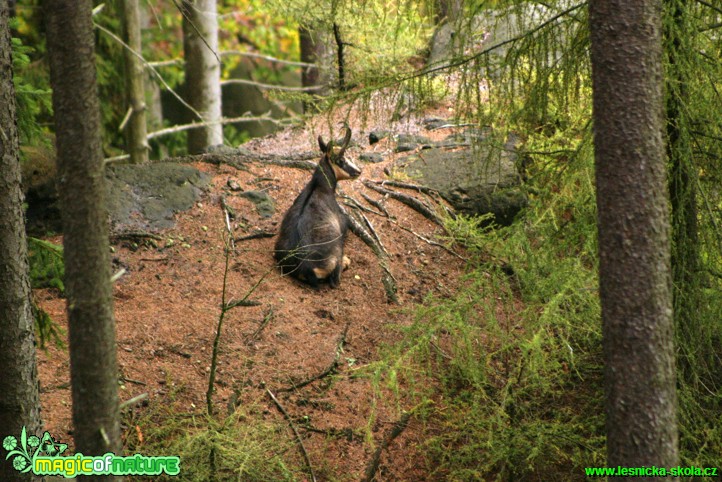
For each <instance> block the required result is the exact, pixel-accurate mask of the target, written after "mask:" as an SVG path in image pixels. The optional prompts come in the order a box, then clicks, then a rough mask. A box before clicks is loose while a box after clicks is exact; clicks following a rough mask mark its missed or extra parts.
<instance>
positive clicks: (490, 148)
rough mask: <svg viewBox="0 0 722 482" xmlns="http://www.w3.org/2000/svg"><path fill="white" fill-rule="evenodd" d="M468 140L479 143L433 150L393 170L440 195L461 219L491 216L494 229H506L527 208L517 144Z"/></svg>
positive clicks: (514, 140)
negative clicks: (463, 217)
mask: <svg viewBox="0 0 722 482" xmlns="http://www.w3.org/2000/svg"><path fill="white" fill-rule="evenodd" d="M469 140H474V141H475V142H473V143H471V145H470V147H465V148H460V149H459V148H457V149H453V150H452V149H450V148H444V147H434V148H431V149H427V150H424V151H422V152H420V153H418V154H415V155H411V156H407V157H404V158H402V159H399V160H398V161H396V163H395V165H394V170H395V171H396V172H399V171H400V172H402V173H404V174H405V175H407V176H409V177H411V178H413V179H416V180H417V181H418V182H419V183H420V184H423V185H424V186H428V187H430V188H432V189H435V190H437V191H438V192H439V194H440V195H441V196H442V197H443V198H444V199H446V200H447V201H448V202H449V203H450V204H451V205H452V206H453V207H454V209H455V210H456V211H457V212H459V213H462V214H466V215H470V216H479V215H484V214H487V213H492V214H493V215H494V222H495V223H496V224H499V225H502V226H507V225H509V224H511V222H512V221H513V220H514V217H515V216H516V215H517V214H518V213H519V211H521V210H522V209H523V208H524V207H525V206H526V204H527V197H526V194H525V193H524V192H523V191H522V189H521V177H520V175H519V172H518V169H517V158H518V154H517V152H516V146H517V144H518V140H517V138H516V137H515V136H510V138H509V139H508V140H507V142H506V143H504V144H501V143H499V142H495V141H494V139H492V138H491V137H490V136H487V137H486V138H484V140H479V138H478V137H477V136H476V135H475V136H469Z"/></svg>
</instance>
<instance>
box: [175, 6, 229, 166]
mask: <svg viewBox="0 0 722 482" xmlns="http://www.w3.org/2000/svg"><path fill="white" fill-rule="evenodd" d="M181 10H182V13H183V50H184V52H185V75H186V85H185V86H186V95H187V96H188V98H187V100H188V103H189V104H190V105H191V106H192V107H193V108H194V109H195V110H196V111H197V112H198V113H199V114H200V115H201V117H202V120H205V121H218V120H220V118H221V65H220V61H219V59H218V56H217V53H218V18H217V15H216V0H183V2H182V3H181ZM194 116H195V114H194ZM218 144H223V126H222V125H221V124H215V125H210V126H206V127H200V128H198V129H193V130H191V131H189V132H188V152H189V153H190V154H198V153H201V152H203V151H204V150H206V149H207V148H208V147H210V146H215V145H218Z"/></svg>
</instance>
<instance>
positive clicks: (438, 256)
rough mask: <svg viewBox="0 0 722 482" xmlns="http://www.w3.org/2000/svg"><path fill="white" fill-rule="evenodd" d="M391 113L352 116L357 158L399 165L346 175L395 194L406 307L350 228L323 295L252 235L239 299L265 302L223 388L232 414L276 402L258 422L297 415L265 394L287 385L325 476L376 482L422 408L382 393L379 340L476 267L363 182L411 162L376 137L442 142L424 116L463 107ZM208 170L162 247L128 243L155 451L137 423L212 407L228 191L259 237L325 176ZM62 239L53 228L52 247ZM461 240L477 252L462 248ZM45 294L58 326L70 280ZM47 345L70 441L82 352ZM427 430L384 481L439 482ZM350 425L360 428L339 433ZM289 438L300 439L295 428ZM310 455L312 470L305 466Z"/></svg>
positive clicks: (239, 274)
mask: <svg viewBox="0 0 722 482" xmlns="http://www.w3.org/2000/svg"><path fill="white" fill-rule="evenodd" d="M381 110H382V109H377V110H374V109H370V110H368V109H366V110H365V111H364V116H363V117H364V118H363V119H362V118H361V117H360V116H359V110H354V111H353V112H351V115H350V116H349V118H348V119H349V124H350V125H351V127H352V129H353V143H352V147H350V148H349V150H348V153H347V156H348V157H350V158H351V159H353V160H354V161H358V155H359V154H360V153H361V152H379V153H382V154H383V155H384V156H385V160H384V161H383V162H381V163H378V164H364V163H363V162H358V164H359V165H363V173H362V175H361V177H360V178H359V179H356V180H353V181H344V182H343V183H341V184H340V187H341V189H342V190H343V192H344V193H345V194H347V195H348V196H351V197H353V198H355V199H356V200H358V201H359V202H360V203H362V204H364V205H365V206H366V207H368V208H369V209H374V210H376V208H374V207H373V206H371V205H370V204H368V203H367V202H365V201H364V199H363V197H362V196H361V193H362V192H363V193H365V194H366V195H367V196H369V197H371V198H373V199H375V200H380V201H382V202H384V203H385V207H386V209H387V210H388V213H389V214H390V216H391V217H386V216H382V215H379V214H374V213H370V212H364V214H365V215H366V216H367V217H368V218H369V220H370V221H371V222H372V223H373V225H374V227H375V229H376V231H377V233H378V234H379V237H380V239H381V241H382V242H383V245H384V246H385V248H386V250H387V251H388V253H389V268H390V272H391V273H392V274H393V276H394V278H395V280H396V283H397V296H398V303H390V302H389V301H388V299H387V294H386V292H385V290H384V286H383V284H382V282H381V279H382V275H383V271H382V269H381V267H380V264H379V260H378V258H377V257H376V255H374V253H373V252H372V251H371V250H370V249H369V247H367V246H366V245H365V244H364V242H363V241H361V240H360V239H359V238H358V237H357V236H355V235H353V234H351V233H349V237H348V239H347V242H346V253H347V255H348V256H349V257H350V258H351V260H352V264H351V266H350V268H349V269H348V270H347V271H346V272H344V273H343V275H342V280H341V286H340V287H339V288H338V289H331V288H330V287H328V286H322V287H321V288H320V289H318V290H316V289H313V288H310V287H308V286H306V285H303V284H301V283H299V282H297V281H295V280H293V279H291V278H289V277H283V276H281V275H280V273H279V271H278V270H277V269H275V267H274V260H273V257H272V252H273V245H274V242H275V238H271V237H265V238H256V239H248V240H237V241H236V242H235V249H234V250H233V251H232V253H231V256H230V260H229V261H230V262H229V267H228V277H227V287H226V301H231V300H239V299H242V298H244V297H245V296H246V295H247V294H248V293H249V292H250V291H251V290H253V289H254V287H255V291H253V293H252V294H251V295H250V297H249V299H250V300H253V301H254V302H257V303H258V304H257V306H249V307H237V308H234V309H232V310H230V311H228V312H227V314H226V317H225V320H224V324H223V327H222V336H221V338H220V345H219V347H220V355H219V360H218V372H217V379H216V384H215V390H216V392H215V395H214V402H215V406H216V408H217V411H218V412H221V413H226V411H227V410H228V409H229V407H231V408H233V407H235V406H238V405H244V404H245V405H247V406H249V405H252V404H253V405H254V406H260V407H265V408H263V409H262V410H261V411H260V412H259V415H258V416H259V417H262V418H264V419H266V420H268V419H277V420H280V421H283V415H282V414H281V413H280V412H279V410H278V409H277V407H276V406H275V405H274V403H273V402H272V401H271V399H270V398H269V396H268V394H267V392H266V389H269V390H270V391H271V392H274V393H275V394H276V396H277V398H278V400H279V402H280V403H281V404H282V405H283V406H284V408H285V410H286V411H287V412H288V413H289V414H290V416H291V417H292V419H293V420H295V421H297V422H298V421H300V420H305V421H306V422H307V424H308V425H307V426H306V427H301V428H300V433H301V435H302V437H303V439H304V444H305V447H306V449H307V450H308V455H309V458H310V460H311V463H312V464H313V465H314V469H315V470H316V475H317V477H318V480H359V479H361V477H362V475H363V473H364V471H365V469H366V466H367V464H368V463H369V460H370V459H371V458H372V456H373V453H374V450H375V448H376V447H378V446H379V444H380V443H381V442H382V440H383V439H384V437H385V436H387V434H389V433H390V431H391V430H392V429H393V428H394V426H395V424H396V422H397V421H398V420H399V419H400V417H401V416H402V413H403V412H402V410H409V409H411V408H412V407H410V406H403V402H402V403H401V404H398V403H396V401H394V400H391V399H389V400H386V399H385V397H384V393H383V390H381V391H379V390H378V389H375V388H373V386H372V382H371V380H370V377H368V376H357V375H359V374H361V373H365V372H364V368H367V367H369V366H370V365H371V364H373V363H374V362H376V361H378V360H379V349H380V347H382V346H383V345H385V344H392V343H394V342H395V341H397V340H398V339H399V338H400V337H401V334H400V331H399V329H398V328H399V327H404V326H408V325H409V324H411V323H412V321H413V318H414V313H415V310H414V308H415V307H416V306H417V305H418V304H420V303H422V302H423V300H424V299H425V297H427V295H429V294H433V295H434V296H437V297H449V296H452V294H453V293H455V291H456V290H457V288H458V287H459V285H460V283H463V273H464V268H465V263H464V261H463V260H461V259H460V258H459V257H458V256H455V255H453V254H452V253H450V252H449V251H448V250H446V249H442V248H441V247H439V246H436V245H433V244H429V243H428V242H426V241H424V240H422V239H421V238H419V237H418V236H417V235H416V234H418V235H421V236H423V237H425V238H428V239H434V240H438V241H439V242H441V243H445V241H444V240H443V236H444V235H445V233H444V230H443V228H442V227H440V226H438V225H437V224H434V223H432V222H431V221H429V220H428V219H426V218H425V217H424V216H422V215H421V214H419V212H416V211H415V210H413V209H411V208H409V207H407V206H406V205H404V204H401V203H399V202H398V201H396V200H392V199H387V200H382V199H381V196H380V195H379V194H378V193H376V192H374V191H372V190H370V189H368V188H366V187H365V186H364V185H363V181H364V180H384V179H388V176H387V174H386V173H385V170H387V168H388V167H389V166H390V164H391V163H393V161H394V159H395V158H396V157H397V156H398V155H397V154H394V153H393V146H394V144H392V142H391V140H389V139H386V140H383V141H381V142H380V143H378V144H375V145H373V146H369V141H368V132H370V131H371V130H374V129H385V130H391V131H392V132H394V133H395V134H398V133H409V134H423V135H425V136H428V137H430V138H431V139H432V140H440V139H441V138H443V137H445V136H447V135H449V134H451V133H453V132H455V129H453V128H443V129H438V130H435V131H427V130H425V129H424V128H423V127H422V125H421V122H420V121H421V120H422V119H423V118H424V117H430V116H437V117H443V118H450V117H453V113H452V112H450V108H449V106H436V108H435V109H432V110H427V111H426V112H424V113H423V114H420V115H418V116H407V117H405V118H404V120H403V121H401V122H397V123H396V124H393V125H391V124H390V123H389V115H390V112H388V111H387V110H386V111H383V112H381ZM374 116H376V117H374ZM341 119H342V117H341V114H339V115H338V116H336V117H334V118H332V119H329V118H328V117H324V118H316V119H312V120H311V121H309V123H307V125H306V127H304V128H293V129H286V130H284V131H281V132H279V133H277V134H275V135H273V136H269V137H266V138H262V139H256V140H254V141H252V142H250V143H248V144H246V145H245V146H244V147H245V148H248V149H249V150H251V151H253V152H258V153H264V154H284V153H293V152H297V151H312V150H317V149H318V148H317V144H316V137H317V136H318V134H322V135H323V136H324V138H325V139H328V137H329V135H328V128H329V125H332V126H333V127H334V129H335V131H336V133H339V132H341V127H340V126H339V122H340V120H341ZM194 166H195V167H196V168H198V169H199V170H202V171H204V172H206V173H208V174H209V175H210V176H212V181H211V183H210V185H209V187H208V189H207V190H206V192H205V193H204V194H203V196H202V198H201V199H200V200H199V201H198V202H197V203H196V204H195V205H194V207H193V208H191V209H190V210H188V211H186V212H181V213H178V214H177V216H176V225H175V227H173V228H171V229H167V230H165V231H163V232H160V233H157V234H159V236H160V239H159V240H158V241H156V242H155V243H154V244H156V245H157V246H154V245H152V244H147V243H146V244H144V243H140V244H139V245H134V244H133V243H132V242H129V241H118V242H115V243H114V253H113V255H112V256H113V258H114V271H117V270H118V269H120V268H125V270H126V273H125V274H124V275H123V276H121V277H120V279H118V280H117V281H116V282H115V284H114V303H115V317H116V322H117V346H118V366H119V370H120V374H119V376H120V380H121V382H122V383H121V385H120V399H121V402H123V401H126V400H129V399H131V398H133V397H135V396H138V395H141V394H147V396H148V399H147V400H146V401H145V402H143V403H140V404H136V405H133V406H132V407H131V410H132V411H133V412H134V414H133V415H132V416H128V415H127V414H126V416H125V417H124V421H125V423H124V426H123V432H124V438H126V439H128V440H129V439H131V438H132V440H133V446H134V447H135V449H136V450H138V451H139V452H140V453H143V443H151V442H152V441H151V440H148V437H151V436H152V435H150V434H152V433H153V431H152V430H151V427H148V426H143V422H138V420H146V422H145V423H148V421H147V419H143V418H142V413H143V412H144V411H147V410H152V409H153V407H169V408H171V409H172V410H174V411H175V412H177V413H178V414H182V415H183V416H186V415H189V414H191V415H192V414H195V415H198V416H200V417H202V416H203V414H204V413H205V411H206V399H205V397H206V390H207V388H208V377H209V372H210V362H211V353H212V351H213V342H214V337H215V334H216V329H217V327H218V319H219V314H220V306H221V300H222V296H223V294H222V291H223V281H224V266H225V262H226V261H225V256H224V252H225V249H224V243H225V240H226V239H227V238H228V231H227V225H226V219H225V211H224V209H223V207H222V202H221V200H222V199H225V203H226V204H227V205H228V206H230V207H231V208H232V209H233V210H234V211H235V213H236V217H235V219H232V220H231V228H232V230H233V236H234V237H235V238H241V237H243V236H245V235H248V234H253V233H255V232H259V231H264V232H276V231H277V229H278V227H279V225H280V221H281V219H282V216H283V214H284V213H285V211H286V210H287V209H288V207H289V206H290V205H291V203H292V202H293V200H294V198H295V197H296V195H297V194H298V193H299V192H300V190H301V189H302V188H303V186H304V184H305V183H306V182H307V181H308V179H309V177H310V172H309V171H305V170H301V169H294V168H289V167H282V166H275V165H270V164H266V163H263V162H254V163H250V164H248V165H247V166H246V167H247V168H246V169H237V168H235V167H231V166H229V165H225V164H221V165H212V164H209V163H196V164H194ZM229 181H230V183H229ZM234 182H237V183H238V185H240V187H241V188H243V189H244V190H250V189H254V190H262V191H266V192H268V193H269V194H271V196H272V197H273V198H274V199H275V200H276V212H275V214H274V215H273V216H272V217H269V218H262V217H261V216H259V214H258V213H257V212H256V210H255V207H254V205H253V204H251V202H250V201H248V200H247V199H245V198H243V197H240V196H239V195H238V193H237V192H235V191H233V190H231V189H230V188H229V185H230V184H233V183H234ZM404 192H405V193H408V194H411V195H417V196H421V195H420V194H419V193H414V192H413V191H408V190H405V191H404ZM347 209H350V208H349V207H347ZM401 226H404V227H406V228H408V229H410V230H412V231H414V232H415V233H416V234H414V233H412V232H410V231H408V230H405V229H403V228H402V227H401ZM60 239H61V238H59V237H53V238H51V241H55V242H59V241H60ZM453 250H455V251H456V252H457V253H459V254H461V255H463V254H464V253H463V250H462V249H461V248H460V247H459V246H453ZM36 298H37V299H38V301H39V303H40V306H41V307H42V308H43V309H45V310H46V311H47V312H48V313H49V314H50V316H51V317H52V318H53V320H54V321H55V322H57V323H58V324H59V325H60V326H61V327H63V328H64V329H67V323H66V314H65V299H63V298H61V297H60V296H59V295H58V292H57V291H55V290H38V291H37V292H36ZM38 354H39V376H40V381H41V401H42V409H43V411H42V416H43V421H44V424H45V427H46V429H47V430H49V431H50V432H51V434H52V435H53V436H54V437H55V438H56V439H58V440H61V441H64V442H66V443H67V442H71V443H72V440H71V439H72V437H71V434H72V420H71V408H70V407H71V392H70V380H69V360H68V352H67V350H66V349H58V348H57V347H53V346H50V347H49V348H48V349H47V350H39V351H38ZM337 359H338V366H337V368H336V371H335V375H334V376H333V377H331V376H325V377H323V378H321V379H319V380H316V381H314V382H312V383H310V384H308V385H306V386H304V387H302V388H296V389H294V388H293V387H294V385H296V384H298V383H299V382H301V381H304V380H308V379H310V378H312V377H314V376H318V375H320V374H323V373H324V372H325V371H326V370H327V369H328V368H329V367H330V366H332V365H333V364H334V361H335V360H337ZM284 389H290V390H288V391H283V390H284ZM402 398H403V397H402ZM128 420H133V422H132V423H129V422H128ZM299 423H300V422H299ZM308 426H311V427H313V430H308V429H307V427H308ZM425 430H428V427H423V426H422V422H421V421H417V420H415V419H414V418H413V417H412V418H411V420H410V421H409V423H408V426H407V427H406V428H405V430H403V432H402V433H401V435H400V436H398V437H397V438H395V439H394V440H393V442H392V443H391V444H390V445H389V446H388V447H387V448H386V450H385V451H384V452H383V455H382V459H381V465H380V469H379V472H378V478H377V479H376V480H384V481H391V480H399V481H418V480H428V473H429V467H427V466H426V463H427V462H425V461H424V460H423V457H422V455H421V453H420V451H419V450H418V449H419V447H421V446H422V445H423V443H424V440H423V434H424V433H425ZM340 433H345V434H347V435H348V436H344V437H341V436H330V435H329V434H340ZM144 434H146V435H145V437H144V436H143V435H144ZM367 434H371V435H372V438H373V443H369V440H368V439H366V437H367ZM288 437H289V439H290V440H291V441H292V444H295V437H294V435H293V432H292V431H291V430H290V429H289V430H288ZM128 440H126V443H127V442H128ZM166 455H171V454H166ZM291 456H295V455H291ZM300 460H302V459H300V458H299V466H303V464H304V463H303V462H302V461H300Z"/></svg>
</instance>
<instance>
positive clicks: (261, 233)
mask: <svg viewBox="0 0 722 482" xmlns="http://www.w3.org/2000/svg"><path fill="white" fill-rule="evenodd" d="M275 235H276V233H274V232H271V231H263V230H260V231H256V232H254V233H251V234H247V235H245V236H241V237H240V238H236V239H235V241H236V242H239V241H248V240H251V239H259V238H272V237H274V236H275Z"/></svg>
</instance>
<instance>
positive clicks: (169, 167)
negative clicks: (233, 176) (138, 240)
mask: <svg viewBox="0 0 722 482" xmlns="http://www.w3.org/2000/svg"><path fill="white" fill-rule="evenodd" d="M106 178H107V180H108V211H109V212H110V217H111V220H112V222H113V225H114V226H115V228H116V229H120V230H128V229H144V230H149V231H156V230H160V229H165V228H170V227H172V226H173V225H174V224H175V221H174V219H173V218H174V214H175V213H178V212H181V211H185V210H187V209H190V208H191V207H192V206H193V204H194V203H195V202H196V200H197V199H198V197H199V196H200V194H201V192H202V189H203V188H204V187H205V186H206V185H208V182H210V176H209V175H208V174H206V173H203V172H200V171H199V170H198V169H196V168H194V167H192V166H187V165H184V164H176V163H170V162H154V163H149V164H122V165H117V166H112V167H110V168H108V170H107V173H106Z"/></svg>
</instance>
